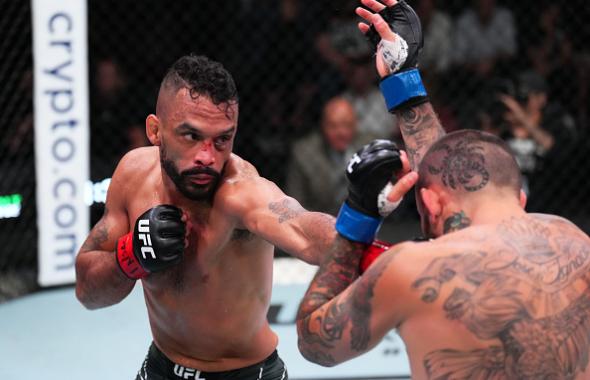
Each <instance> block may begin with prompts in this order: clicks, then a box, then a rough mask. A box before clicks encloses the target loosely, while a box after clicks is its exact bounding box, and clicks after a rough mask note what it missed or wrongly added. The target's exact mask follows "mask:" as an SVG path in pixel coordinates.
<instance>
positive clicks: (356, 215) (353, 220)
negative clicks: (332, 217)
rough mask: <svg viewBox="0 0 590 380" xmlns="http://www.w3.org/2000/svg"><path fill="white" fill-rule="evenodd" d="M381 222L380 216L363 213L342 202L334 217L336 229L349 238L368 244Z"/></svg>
mask: <svg viewBox="0 0 590 380" xmlns="http://www.w3.org/2000/svg"><path fill="white" fill-rule="evenodd" d="M382 222H383V219H382V218H374V217H371V216H368V215H365V214H363V213H361V212H358V211H356V210H355V209H353V208H351V207H350V206H348V205H347V204H346V203H344V204H342V207H341V208H340V212H339V213H338V217H337V218H336V231H338V233H340V235H342V236H344V237H345V238H347V239H349V240H353V241H358V242H361V243H367V244H369V243H371V242H372V241H373V240H374V239H375V235H376V234H377V231H378V230H379V227H381V223H382Z"/></svg>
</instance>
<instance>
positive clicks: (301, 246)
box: [228, 177, 336, 265]
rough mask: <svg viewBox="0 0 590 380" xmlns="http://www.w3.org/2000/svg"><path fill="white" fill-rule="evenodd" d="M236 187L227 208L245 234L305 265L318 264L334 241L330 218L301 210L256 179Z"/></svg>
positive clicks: (291, 201) (273, 187)
mask: <svg viewBox="0 0 590 380" xmlns="http://www.w3.org/2000/svg"><path fill="white" fill-rule="evenodd" d="M239 186H240V188H239V190H238V189H236V190H235V191H233V192H234V193H235V194H236V195H237V194H239V195H237V196H230V197H229V202H228V206H229V207H230V212H231V213H233V214H234V215H236V216H238V217H239V218H240V220H241V223H242V224H243V225H244V226H245V227H246V228H247V229H248V230H250V231H251V232H253V233H255V234H256V235H258V236H261V237H262V238H264V239H265V240H267V241H269V242H270V243H272V244H274V245H276V246H277V247H279V248H281V249H283V250H284V251H286V252H288V253H290V254H292V255H293V256H295V257H297V258H299V259H301V260H303V261H305V262H307V263H309V264H315V265H317V264H318V263H319V257H320V255H321V253H322V252H326V251H327V250H328V249H329V247H330V245H331V244H332V242H333V241H334V238H335V237H336V230H335V228H334V223H335V219H334V217H332V216H331V215H328V214H323V213H319V212H311V211H307V210H305V209H304V208H303V207H302V206H301V205H300V204H299V202H298V201H297V200H295V199H294V198H291V197H288V196H287V195H285V194H284V193H283V192H282V191H281V189H279V188H278V187H277V186H276V185H275V184H274V183H272V182H270V181H267V180H266V179H263V178H260V177H258V178H257V179H254V180H249V181H248V183H245V184H242V185H239Z"/></svg>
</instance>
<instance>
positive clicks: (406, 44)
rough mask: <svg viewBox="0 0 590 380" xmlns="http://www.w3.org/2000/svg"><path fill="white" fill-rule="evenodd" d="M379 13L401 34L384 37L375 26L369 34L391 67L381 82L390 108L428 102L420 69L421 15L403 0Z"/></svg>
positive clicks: (401, 107) (395, 31) (382, 90)
mask: <svg viewBox="0 0 590 380" xmlns="http://www.w3.org/2000/svg"><path fill="white" fill-rule="evenodd" d="M379 14H380V15H381V17H382V18H383V19H384V20H385V22H387V23H388V24H389V27H390V28H391V30H392V31H393V32H394V33H396V34H397V35H398V38H397V39H396V40H395V41H386V40H382V39H381V36H379V34H378V33H377V31H376V30H375V28H374V27H373V26H371V28H370V29H369V31H368V32H367V34H366V36H367V38H368V39H369V41H370V42H371V43H372V44H373V46H375V49H377V47H379V49H380V52H381V55H382V57H383V60H384V61H385V62H386V64H387V66H388V67H389V69H390V71H391V74H390V75H388V76H386V77H384V78H383V79H382V81H381V84H380V87H381V92H382V93H383V96H384V97H385V102H386V104H387V109H388V110H389V111H390V112H393V111H395V110H399V109H403V108H407V107H413V106H416V105H418V104H421V103H425V102H427V101H428V97H427V94H426V89H425V88H424V85H423V84H422V79H421V77H420V73H419V71H418V69H417V67H418V58H419V55H420V52H421V51H422V47H423V46H424V36H423V34H422V25H421V23H420V18H419V17H418V15H417V14H416V12H415V11H414V10H413V9H412V7H410V6H409V5H408V4H407V3H406V2H405V1H404V0H400V1H399V2H398V3H397V4H395V5H394V6H393V7H386V8H385V9H383V10H382V11H381V12H379Z"/></svg>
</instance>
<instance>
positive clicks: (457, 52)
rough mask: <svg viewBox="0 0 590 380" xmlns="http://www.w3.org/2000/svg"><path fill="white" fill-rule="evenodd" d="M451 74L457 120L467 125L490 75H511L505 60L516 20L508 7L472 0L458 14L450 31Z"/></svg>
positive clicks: (512, 50) (484, 95)
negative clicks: (451, 51)
mask: <svg viewBox="0 0 590 380" xmlns="http://www.w3.org/2000/svg"><path fill="white" fill-rule="evenodd" d="M454 36H455V37H454V40H453V47H454V54H453V55H454V58H453V64H454V65H455V66H456V67H455V68H454V70H453V77H452V78H450V79H452V81H453V82H454V83H457V89H458V90H459V93H458V94H457V96H454V97H453V99H451V105H452V107H453V109H454V110H455V113H456V116H457V118H458V120H459V124H460V125H461V126H462V127H471V123H473V121H474V120H475V119H476V117H477V110H478V109H479V107H480V105H481V102H482V101H483V100H485V99H486V98H487V97H489V94H488V93H482V91H481V90H482V89H485V88H487V87H488V86H489V85H490V82H491V81H492V80H493V78H495V77H498V76H503V77H509V76H512V74H513V73H511V72H510V71H511V67H512V66H511V65H510V64H509V63H510V62H511V60H512V58H513V57H514V55H515V53H516V47H517V42H516V41H517V38H516V37H517V36H516V24H515V22H514V17H513V14H512V12H511V11H510V10H508V9H506V8H504V7H501V6H497V5H496V0H472V7H470V8H468V9H466V10H465V11H463V13H461V14H460V15H459V18H458V20H457V23H456V28H455V33H454Z"/></svg>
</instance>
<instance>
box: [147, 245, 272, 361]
mask: <svg viewBox="0 0 590 380" xmlns="http://www.w3.org/2000/svg"><path fill="white" fill-rule="evenodd" d="M216 255H220V256H219V257H220V259H219V260H217V261H214V262H213V263H211V262H210V263H209V264H207V263H206V260H205V259H204V258H203V257H204V255H198V256H200V257H199V258H197V255H192V256H191V255H189V256H188V257H187V256H186V255H185V260H184V261H183V263H181V264H180V265H179V266H177V267H174V268H170V269H169V270H167V271H166V272H164V273H155V274H151V275H150V276H149V277H148V278H147V279H146V280H144V295H145V300H146V305H147V309H148V315H149V320H150V325H151V329H152V334H153V337H154V342H155V344H156V345H157V346H158V348H159V349H160V350H161V351H162V352H163V353H164V354H165V355H166V356H167V357H168V358H169V359H170V360H172V361H174V362H175V363H178V364H181V365H183V366H185V367H190V368H196V369H199V370H201V371H206V372H218V371H227V370H233V369H238V368H242V367H247V366H249V365H252V364H256V363H258V362H260V361H263V360H264V359H265V358H266V357H268V356H269V355H270V354H271V353H272V352H273V351H274V350H275V348H276V346H277V343H278V338H277V336H276V335H275V334H274V332H273V331H272V330H271V329H270V326H269V324H268V322H267V319H266V313H267V310H268V306H269V302H270V294H271V288H272V259H273V249H272V246H271V245H269V244H268V243H266V242H264V241H262V240H259V239H257V238H256V239H255V241H251V242H246V243H244V244H236V243H229V246H228V247H226V248H225V249H224V250H222V251H221V252H218V253H217V254H216Z"/></svg>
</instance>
